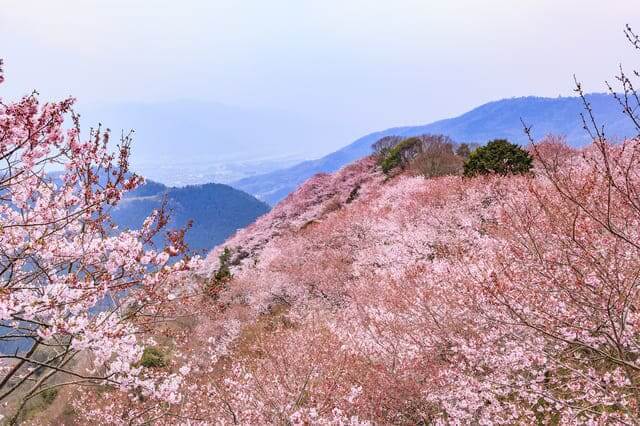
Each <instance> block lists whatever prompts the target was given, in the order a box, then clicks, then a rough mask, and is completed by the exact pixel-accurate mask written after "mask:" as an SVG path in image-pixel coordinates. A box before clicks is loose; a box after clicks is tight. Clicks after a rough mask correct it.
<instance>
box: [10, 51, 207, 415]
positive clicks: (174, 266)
mask: <svg viewBox="0 0 640 426" xmlns="http://www.w3.org/2000/svg"><path fill="white" fill-rule="evenodd" d="M0 68H1V62H0ZM2 80H3V77H2V71H1V69H0V82H2ZM73 104H74V99H73V98H69V99H65V100H63V101H61V102H51V103H44V104H43V103H41V102H40V101H39V99H38V94H37V93H33V94H31V95H29V96H25V97H23V98H22V99H20V100H18V101H17V102H7V101H4V100H2V99H0V163H1V165H0V199H1V203H0V343H1V344H2V346H3V347H5V348H8V349H6V350H5V351H4V353H2V354H1V355H0V362H1V364H0V371H1V372H2V374H0V403H7V402H11V403H12V404H14V405H15V408H16V410H15V415H14V416H13V417H12V419H10V420H11V422H12V423H15V422H16V421H17V419H18V415H19V412H20V410H21V409H22V408H23V407H24V406H25V404H27V402H28V401H29V400H30V399H32V398H34V397H36V396H38V395H39V394H42V393H43V392H46V391H48V390H51V389H57V388H59V387H62V386H65V385H68V384H77V385H88V384H94V385H108V386H114V387H117V388H121V389H128V390H129V391H133V392H134V393H136V394H140V395H145V396H151V397H157V398H159V399H161V400H164V401H168V402H175V401H176V400H178V399H179V394H178V390H177V387H178V385H179V382H180V380H181V376H180V375H172V376H169V377H153V375H152V374H149V372H147V371H145V369H143V368H142V367H140V366H138V365H137V362H138V361H139V359H140V357H141V354H142V350H143V346H144V344H145V342H146V337H145V331H146V330H148V329H149V328H150V326H152V325H153V324H154V323H156V322H157V321H160V320H162V319H163V318H165V314H167V312H168V310H170V305H171V303H170V300H171V299H173V298H175V297H176V295H175V292H176V291H179V290H177V289H179V285H178V284H179V283H180V282H181V281H182V280H183V278H181V276H182V275H183V274H184V273H185V272H184V271H187V270H188V269H189V268H192V267H193V266H195V265H196V264H197V259H195V260H194V259H189V258H183V259H181V260H179V261H177V262H174V263H172V262H171V261H170V259H171V258H176V257H179V256H181V255H182V254H184V253H185V250H186V247H185V245H184V243H183V242H182V236H183V232H182V231H176V232H170V233H168V244H167V246H166V247H163V248H159V249H153V248H151V247H152V243H151V240H152V238H153V237H154V236H155V235H156V234H158V233H159V232H161V230H162V229H163V227H164V226H165V225H166V223H167V218H166V215H165V212H164V211H163V209H161V210H159V211H155V212H154V213H153V214H152V215H151V216H150V217H149V218H148V219H147V220H146V221H145V222H144V225H143V227H142V229H140V230H119V229H117V227H116V226H115V225H114V224H113V223H112V222H111V220H110V216H109V211H110V209H111V208H112V207H113V206H115V205H117V203H118V202H119V201H120V200H121V198H122V194H123V193H124V192H125V191H127V190H131V189H133V188H135V187H137V186H138V185H140V184H141V183H142V182H143V179H142V178H141V177H139V176H137V175H135V174H132V173H130V172H129V169H128V159H129V151H130V143H131V139H130V137H129V136H128V135H123V137H122V139H121V141H120V144H119V145H118V147H117V150H116V151H115V152H110V151H109V140H110V132H109V130H103V129H102V128H101V127H100V126H98V128H97V129H93V130H91V132H90V134H89V136H88V138H87V139H82V136H81V132H80V122H79V117H78V116H77V115H76V114H75V113H74V112H73V110H72V106H73ZM60 169H61V170H62V171H57V170H60ZM169 286H171V287H169Z"/></svg>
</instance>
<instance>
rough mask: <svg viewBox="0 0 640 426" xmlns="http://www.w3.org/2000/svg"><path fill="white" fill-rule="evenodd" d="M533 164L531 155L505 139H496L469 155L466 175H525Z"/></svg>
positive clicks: (465, 167) (465, 165)
mask: <svg viewBox="0 0 640 426" xmlns="http://www.w3.org/2000/svg"><path fill="white" fill-rule="evenodd" d="M532 162H533V159H532V158H531V156H530V155H529V153H528V152H527V151H525V150H524V149H522V148H520V147H519V146H518V145H515V144H512V143H510V142H509V141H507V140H505V139H496V140H493V141H491V142H489V143H488V144H487V145H485V146H483V147H480V148H478V149H476V150H475V151H473V152H472V153H471V154H470V155H469V159H468V160H467V161H466V162H465V164H464V175H465V176H476V175H479V174H489V173H496V174H499V175H508V174H523V173H528V172H529V171H530V170H531V167H532Z"/></svg>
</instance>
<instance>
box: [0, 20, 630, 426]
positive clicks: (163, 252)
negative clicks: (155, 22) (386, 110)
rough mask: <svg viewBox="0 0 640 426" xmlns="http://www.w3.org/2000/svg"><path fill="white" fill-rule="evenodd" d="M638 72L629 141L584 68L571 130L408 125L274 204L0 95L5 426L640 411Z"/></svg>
mask: <svg viewBox="0 0 640 426" xmlns="http://www.w3.org/2000/svg"><path fill="white" fill-rule="evenodd" d="M261 18H262V16H261ZM623 31H624V34H625V36H626V38H627V41H628V42H629V43H630V45H631V47H632V48H633V49H634V51H636V52H638V51H640V34H638V33H635V32H634V31H633V30H632V28H631V27H630V26H629V25H627V26H625V28H624V30H623ZM3 66H4V63H3V61H2V59H0V86H2V85H3V84H4V79H5V75H4V70H3ZM638 77H640V72H638V71H632V72H631V73H628V72H626V71H625V69H624V68H623V67H620V68H619V74H618V75H617V76H616V77H615V78H616V80H615V81H616V82H617V87H616V88H614V87H612V85H611V84H609V83H607V88H608V90H609V94H608V95H606V100H607V103H608V104H610V107H611V108H610V109H615V110H617V111H618V112H621V114H620V122H624V123H625V124H624V129H626V130H625V132H624V134H623V136H620V134H618V133H615V129H616V128H617V129H621V128H622V127H615V126H613V127H612V126H607V125H606V124H602V123H601V122H600V121H599V118H598V112H599V108H598V106H597V103H596V102H594V100H597V99H604V98H603V97H602V96H599V95H598V96H595V97H594V96H589V95H587V94H586V93H585V91H584V89H583V87H582V83H581V82H580V81H579V80H578V79H577V78H575V77H574V81H575V89H574V92H575V94H576V96H575V98H572V99H573V100H572V101H571V105H572V107H571V111H574V110H573V108H574V107H575V106H576V105H577V104H579V105H580V108H581V112H580V113H579V114H578V115H577V116H576V117H575V118H576V120H578V124H577V126H576V125H575V122H574V121H566V122H565V120H564V119H563V118H562V117H561V116H560V115H559V114H556V113H553V114H551V113H550V114H549V115H551V116H552V117H551V118H552V119H553V120H552V121H553V122H557V123H561V124H563V125H566V127H572V126H573V127H577V128H576V129H573V130H572V131H571V132H567V134H565V135H556V134H549V135H547V136H544V137H541V136H540V134H539V133H537V132H539V130H540V129H538V130H534V128H535V126H536V123H529V122H527V120H526V119H525V118H523V117H522V116H520V117H518V118H517V119H516V115H519V112H518V111H511V114H510V115H509V122H510V127H514V126H517V127H519V126H522V136H521V137H522V140H514V139H513V138H512V137H511V136H509V135H507V136H505V134H504V133H500V132H499V131H498V130H499V129H496V125H495V122H492V121H491V120H487V119H486V118H482V116H477V115H475V114H472V115H471V118H472V121H473V122H477V123H476V124H479V125H480V128H481V129H482V135H483V136H482V137H483V138H484V139H486V140H484V139H483V140H481V141H479V142H478V141H477V140H476V139H475V138H468V137H465V136H463V135H465V134H466V133H464V132H462V130H464V128H465V126H462V127H459V129H461V130H460V131H461V132H462V133H459V134H458V135H462V136H460V138H461V140H454V139H453V138H454V137H456V134H455V132H453V131H452V130H447V131H445V130H446V129H445V128H443V129H444V130H442V132H440V131H438V132H435V131H434V132H431V131H429V132H426V133H425V132H422V131H421V130H420V129H423V130H424V128H419V127H404V128H394V129H396V130H394V129H390V130H388V131H385V132H383V133H380V134H371V135H369V136H366V137H365V138H362V139H360V140H359V141H357V143H356V145H351V146H350V147H346V148H345V150H346V151H342V154H344V153H345V152H347V153H349V152H350V154H349V155H348V156H346V157H344V156H342V154H340V152H341V151H338V154H339V155H338V157H339V158H338V157H333V156H331V155H330V156H328V157H325V159H326V158H329V159H332V158H333V159H336V158H338V159H339V162H336V163H332V164H333V165H334V166H335V167H333V166H331V168H330V171H332V173H318V174H315V175H312V176H311V172H315V171H318V170H316V169H314V168H315V167H316V166H317V164H318V163H303V164H306V165H305V166H304V167H303V169H304V170H303V171H304V173H302V174H299V175H298V177H300V176H303V178H306V177H308V176H311V177H310V178H309V179H308V180H306V181H305V182H304V183H302V184H301V185H300V186H298V187H297V189H295V191H293V192H291V193H288V190H287V191H284V192H283V191H281V190H279V189H278V188H272V187H273V182H274V181H271V182H270V181H269V180H265V178H264V177H260V176H257V177H256V178H255V179H256V180H257V182H258V183H259V184H260V186H263V185H265V186H266V187H269V188H268V189H269V190H273V191H275V192H272V194H276V195H277V197H276V198H277V200H279V199H280V196H284V195H285V193H288V195H287V196H286V198H284V199H283V200H282V201H280V202H279V203H278V204H276V205H275V206H274V207H273V208H270V207H269V206H267V205H266V204H264V203H262V202H260V201H258V200H257V199H255V198H253V197H252V196H250V195H249V194H244V193H241V192H239V191H237V190H234V189H232V188H231V187H227V186H224V185H218V184H214V183H210V184H206V185H201V186H188V187H185V188H168V187H166V186H164V185H162V184H159V183H155V182H152V181H148V180H145V178H144V177H143V176H140V175H138V174H136V173H135V171H134V170H133V169H132V166H131V164H130V162H131V158H132V157H131V152H132V149H133V148H134V138H133V135H134V132H133V131H130V132H124V131H121V132H120V136H119V138H118V140H114V139H113V133H112V131H111V130H110V129H109V128H108V127H105V126H103V125H102V124H97V125H95V127H90V130H89V131H88V132H84V131H83V129H84V127H83V126H84V123H82V122H81V117H80V115H79V114H78V113H77V111H76V104H77V102H76V99H75V98H73V97H67V98H63V99H62V100H59V101H49V102H47V101H44V100H41V97H40V94H39V93H38V92H36V91H33V92H31V93H29V94H25V95H22V96H20V97H18V98H17V99H7V98H4V97H2V98H0V426H15V425H65V426H76V425H77V426H81V425H88V424H95V425H122V426H125V425H127V426H133V425H135V426H142V425H154V426H155V425H167V426H169V425H171V426H172V425H180V426H205V425H272V424H273V425H287V426H289V425H291V426H293V425H305V426H306V425H324V426H347V425H349V426H360V425H361V426H364V425H367V426H369V425H421V426H426V425H493V424H499V425H520V424H524V425H534V424H535V425H546V424H550V425H582V424H588V425H609V424H613V425H636V424H640V115H639V111H640V93H639V92H638V90H637V89H636V87H635V83H634V81H633V79H635V78H638ZM500 83H502V82H500ZM560 103H562V104H564V101H562V102H560ZM566 105H568V104H566ZM611 105H612V106H611ZM494 106H495V105H494ZM503 107H504V105H502V107H501V108H503ZM504 108H505V109H502V110H501V111H505V110H508V109H509V108H508V107H504ZM572 114H573V113H572ZM187 115H188V114H187ZM498 115H499V116H502V115H503V113H502V112H500V113H498ZM545 115H546V114H545ZM474 117H475V118H474ZM467 118H468V117H467ZM194 122H198V121H197V120H196V121H194ZM454 122H457V121H455V120H454ZM616 122H617V121H616ZM448 123H449V124H451V123H452V122H450V121H448ZM514 123H515V124H514ZM572 123H573V124H572ZM166 124H169V125H171V128H174V127H173V126H174V125H176V123H174V122H171V123H166ZM192 124H193V123H192ZM223 124H224V123H223ZM226 124H229V123H226ZM459 124H460V123H459ZM187 125H188V122H187ZM454 127H456V126H454ZM197 128H198V126H195V127H194V129H196V130H197ZM563 128H565V127H563ZM398 129H400V130H398ZM402 129H404V130H402ZM407 129H410V130H407ZM431 129H432V130H433V129H434V128H431ZM541 129H545V127H544V126H541ZM191 130H193V129H191ZM612 130H613V131H614V132H612ZM493 131H496V132H497V135H494V136H489V135H492V134H493V133H492V132H493ZM485 132H486V133H485ZM578 132H579V133H581V134H583V138H584V140H586V141H588V142H587V143H585V144H583V145H580V146H577V144H576V143H575V140H573V141H572V135H575V134H576V133H578ZM378 136H380V138H378ZM485 136H486V137H485ZM616 136H618V137H616ZM507 138H510V140H508V139H507ZM374 139H375V140H374ZM523 140H524V141H525V142H522V141H523ZM518 141H520V143H513V142H518ZM259 142H260V141H259V140H257V139H256V140H255V141H254V140H249V141H244V140H243V144H244V143H246V144H247V145H246V146H250V145H251V144H254V143H259ZM176 143H177V144H178V143H182V142H181V141H176ZM365 145H366V146H365ZM185 146H186V145H185ZM242 146H245V145H242ZM236 148H237V149H241V146H238V147H234V149H236ZM263 148H266V147H263ZM355 148H357V149H355ZM354 149H355V151H354ZM267 150H268V148H267ZM365 150H366V153H365ZM356 154H357V155H356ZM347 157H348V158H347ZM176 160H179V159H178V158H176ZM343 160H344V161H343ZM332 161H333V160H332ZM321 163H322V161H321ZM176 164H180V163H179V162H176ZM314 164H315V165H314ZM307 166H310V167H311V168H307ZM312 169H314V170H312ZM292 170H294V171H295V170H297V171H300V169H297V168H295V167H294V168H293V169H292ZM307 172H309V174H307ZM276 174H277V173H276ZM256 175H257V174H256ZM285 175H287V176H288V177H289V178H286V176H285V179H284V181H286V182H285V183H286V185H285V186H286V187H287V188H289V187H293V186H294V185H296V184H297V183H298V180H296V179H294V177H295V176H294V175H291V174H289V173H288V172H287V173H285ZM278 176H280V177H279V178H278V179H276V180H280V178H282V176H283V175H278ZM280 189H281V188H280ZM276 198H274V201H275V200H276ZM256 218H257V219H256ZM193 219H195V223H194V222H192V220H193ZM247 224H248V225H247ZM245 225H246V226H245ZM240 226H245V227H244V228H243V229H237V227H240ZM212 227H213V228H215V227H219V228H220V229H213V228H212ZM232 232H233V234H231V233H232ZM190 233H192V234H190ZM223 240H224V241H223ZM220 241H223V242H222V243H221V244H218V243H219V242H220ZM211 247H214V248H213V249H211V250H210V251H208V252H207V251H205V250H209V249H210V248H211ZM199 252H200V253H204V256H201V255H199V254H198V253H199Z"/></svg>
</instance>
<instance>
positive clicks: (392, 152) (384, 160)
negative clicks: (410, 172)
mask: <svg viewBox="0 0 640 426" xmlns="http://www.w3.org/2000/svg"><path fill="white" fill-rule="evenodd" d="M420 144H421V142H420V139H419V138H409V139H406V140H404V141H402V142H400V143H399V144H397V145H396V146H394V147H393V148H391V149H389V150H388V151H387V152H386V153H385V155H384V156H383V157H381V160H380V167H381V168H382V171H383V172H384V173H389V172H390V171H391V170H393V169H394V168H396V167H398V166H400V165H402V164H403V161H404V160H405V155H406V154H407V153H408V152H410V151H412V150H414V151H417V150H419V149H420V148H419V147H420Z"/></svg>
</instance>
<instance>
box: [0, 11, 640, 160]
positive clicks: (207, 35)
mask: <svg viewBox="0 0 640 426" xmlns="http://www.w3.org/2000/svg"><path fill="white" fill-rule="evenodd" d="M626 23H630V24H631V25H635V26H636V28H637V29H638V30H639V31H640V2H639V1H637V0H636V1H633V0H621V1H616V0H609V1H602V0H599V1H597V0H566V1H565V0H517V1H516V0H484V1H479V0H440V1H431V0H388V1H380V0H321V1H312V0H255V1H247V0H207V1H205V0H180V1H178V0H170V1H168V0H153V1H152V0H146V1H142V0H94V1H91V0H59V1H52V0H39V1H35V0H0V57H3V58H4V59H5V69H6V78H7V83H6V85H5V87H3V88H1V89H0V96H3V97H15V96H18V95H20V94H24V93H26V92H27V91H30V90H31V89H36V88H37V89H38V90H39V91H40V93H41V94H42V95H43V97H45V98H60V97H64V96H67V95H74V96H76V97H78V98H79V99H81V100H82V101H84V102H88V103H118V102H129V101H136V102H137V101H149V102H157V101H173V100H180V99H197V100H206V101H213V102H219V103H223V104H229V105H235V106H240V107H246V108H255V107H257V108H266V109H273V110H281V111H287V112H294V113H296V114H299V115H301V116H305V117H322V119H323V120H324V121H326V122H328V123H332V124H331V125H333V126H336V128H338V127H339V128H340V132H339V133H336V134H339V135H340V137H339V138H338V140H328V141H327V149H329V148H335V147H338V146H342V145H346V144H348V143H349V142H351V140H349V137H351V138H352V139H355V138H357V137H359V136H362V135H364V134H365V133H368V132H370V131H375V130H381V129H384V128H387V127H391V126H398V125H408V124H425V123H428V122H431V121H433V120H436V119H440V118H447V117H450V116H452V115H457V114H460V113H463V112H465V111H466V110H468V109H470V108H473V107H475V106H478V105H480V104H482V103H484V102H487V101H491V100H497V99H500V98H505V97H512V96H523V95H541V96H558V95H559V94H562V95H569V94H571V90H572V74H573V73H576V74H577V75H578V76H579V78H580V79H581V80H583V81H584V83H585V86H586V88H587V89H588V90H589V91H603V90H604V86H603V84H602V83H603V81H604V80H605V79H608V78H611V77H612V76H613V74H614V73H615V72H616V69H617V66H618V64H619V63H621V62H622V63H624V64H625V65H628V66H629V67H632V66H637V65H638V64H639V62H640V61H639V59H640V55H639V54H635V53H634V52H633V51H632V49H631V48H630V47H629V45H628V43H627V42H626V40H625V39H624V36H623V33H622V30H623V27H624V25H625V24H626Z"/></svg>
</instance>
